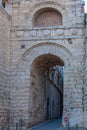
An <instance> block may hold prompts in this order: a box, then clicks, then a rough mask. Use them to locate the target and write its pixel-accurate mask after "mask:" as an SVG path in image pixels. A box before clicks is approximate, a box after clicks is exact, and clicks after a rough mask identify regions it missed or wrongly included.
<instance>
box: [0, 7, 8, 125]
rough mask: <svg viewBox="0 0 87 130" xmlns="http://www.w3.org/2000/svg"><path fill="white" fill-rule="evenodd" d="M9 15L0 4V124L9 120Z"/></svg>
mask: <svg viewBox="0 0 87 130" xmlns="http://www.w3.org/2000/svg"><path fill="white" fill-rule="evenodd" d="M9 25H10V21H9V16H8V14H7V13H6V12H5V10H3V8H2V7H1V6H0V126H1V125H2V124H3V123H7V122H8V121H9V118H8V116H9V101H10V72H9V71H10V42H9V36H10V32H9Z"/></svg>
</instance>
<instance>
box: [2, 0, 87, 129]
mask: <svg viewBox="0 0 87 130" xmlns="http://www.w3.org/2000/svg"><path fill="white" fill-rule="evenodd" d="M0 3H1V6H0V116H1V118H0V122H1V123H4V124H6V123H8V122H10V123H12V124H14V123H16V122H19V121H22V123H23V126H24V127H29V126H31V125H34V124H37V123H39V122H42V121H44V120H46V118H49V116H48V117H47V111H48V109H46V105H47V104H49V99H47V98H49V97H50V96H48V95H49V91H50V90H52V89H53V86H54V87H57V88H55V89H57V90H58V92H60V93H61V92H62V96H61V97H60V94H59V95H58V93H57V92H56V91H57V90H56V91H55V89H54V90H52V91H55V92H53V93H52V94H53V98H51V99H54V98H55V96H54V95H56V93H57V95H56V99H57V98H58V100H57V101H56V100H55V101H56V102H57V103H56V107H57V104H58V102H59V99H61V102H62V103H59V104H60V106H61V107H59V106H58V107H59V108H60V109H61V110H60V111H62V112H59V113H58V112H57V113H56V114H53V115H52V113H51V115H50V117H52V116H53V117H56V116H55V115H57V117H58V114H59V115H61V116H62V124H63V125H64V126H65V122H64V119H65V118H66V117H67V118H68V120H69V122H70V125H71V126H75V125H76V124H78V125H79V126H85V127H87V116H86V115H87V54H86V53H87V28H86V23H87V19H86V16H85V13H84V1H83V0H61V1H60V0H49V1H48V0H3V1H1V0H0ZM56 66H57V67H58V66H61V68H63V69H64V73H63V74H62V76H58V74H59V73H60V72H59V71H58V73H56V74H55V78H54V82H52V80H51V81H50V79H48V77H49V76H48V77H46V76H47V72H48V70H51V69H54V68H55V67H56ZM57 69H58V70H60V67H58V68H56V72H57ZM49 73H50V74H51V72H49ZM56 79H57V80H56ZM60 79H63V82H62V80H61V82H60V84H61V83H62V84H61V85H60V87H58V84H57V85H56V84H55V80H56V83H57V82H58V83H59V80H60ZM49 81H50V83H49ZM49 87H50V88H49ZM51 88H52V89H51ZM59 88H60V89H59ZM46 99H47V102H48V103H47V102H46ZM52 104H54V101H52ZM52 104H51V105H52ZM61 104H62V105H61ZM53 106H55V105H53ZM56 107H53V109H54V108H55V109H58V111H59V108H58V107H57V108H56ZM48 108H49V107H48ZM50 108H51V107H50ZM55 112H56V110H55ZM61 113H62V114H61ZM48 115H49V114H48Z"/></svg>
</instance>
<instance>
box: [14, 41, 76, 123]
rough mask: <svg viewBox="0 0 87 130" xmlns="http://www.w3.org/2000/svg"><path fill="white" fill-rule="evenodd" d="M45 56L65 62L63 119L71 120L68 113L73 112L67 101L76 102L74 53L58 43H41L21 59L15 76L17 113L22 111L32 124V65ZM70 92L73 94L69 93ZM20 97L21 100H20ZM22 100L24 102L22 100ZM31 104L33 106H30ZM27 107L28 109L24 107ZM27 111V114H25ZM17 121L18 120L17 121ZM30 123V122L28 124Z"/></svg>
mask: <svg viewBox="0 0 87 130" xmlns="http://www.w3.org/2000/svg"><path fill="white" fill-rule="evenodd" d="M43 55H51V56H54V57H57V58H58V59H61V61H63V63H64V66H65V71H64V77H65V78H64V104H63V106H64V107H63V118H64V117H65V116H66V113H67V117H68V118H70V115H69V113H68V111H69V112H71V110H70V107H71V106H69V105H68V104H67V102H65V100H68V98H69V97H70V96H71V93H72V98H70V100H71V102H72V100H73V102H76V98H75V94H73V91H75V87H74V85H75V80H74V78H75V77H74V67H75V66H74V59H73V55H72V53H71V52H70V51H69V50H68V49H67V48H65V47H63V46H61V45H58V44H56V43H39V44H37V45H34V46H33V47H31V48H30V49H29V50H27V51H26V52H25V53H24V55H23V56H22V57H21V60H20V62H19V64H18V70H17V73H16V75H15V78H14V80H15V87H14V89H15V94H16V96H15V98H14V104H15V102H18V106H16V109H17V111H20V110H21V111H22V113H23V114H22V116H23V119H24V118H25V117H26V118H27V119H28V121H29V123H30V120H32V114H33V112H32V109H33V106H32V98H31V97H32V96H31V93H32V90H31V89H30V88H31V87H30V85H31V76H30V75H31V68H32V64H33V62H34V61H35V59H37V58H38V57H39V56H43ZM67 89H68V91H70V92H71V93H68V92H67ZM17 95H18V96H17ZM24 95H26V96H25V98H23V97H24ZM18 97H19V98H18ZM21 99H22V100H21ZM30 104H31V105H30ZM22 105H23V106H26V107H22ZM25 111H26V113H25ZM18 118H19V117H18ZM15 120H16V119H15ZM27 123H28V122H27Z"/></svg>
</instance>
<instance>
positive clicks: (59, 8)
mask: <svg viewBox="0 0 87 130" xmlns="http://www.w3.org/2000/svg"><path fill="white" fill-rule="evenodd" d="M45 8H52V9H54V10H57V11H58V12H60V13H61V15H62V23H64V22H63V21H64V19H65V14H67V13H66V9H65V7H64V6H63V5H61V4H60V3H58V2H57V3H56V2H53V1H44V2H39V3H38V4H35V5H34V7H33V8H31V9H30V10H29V12H30V15H31V17H30V18H31V26H33V19H34V15H35V14H36V12H38V10H42V9H45Z"/></svg>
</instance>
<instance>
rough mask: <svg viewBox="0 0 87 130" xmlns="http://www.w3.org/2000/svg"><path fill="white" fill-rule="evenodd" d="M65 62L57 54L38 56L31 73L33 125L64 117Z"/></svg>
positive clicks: (31, 115) (31, 114)
mask: <svg viewBox="0 0 87 130" xmlns="http://www.w3.org/2000/svg"><path fill="white" fill-rule="evenodd" d="M63 80H64V62H63V61H62V60H61V59H60V58H59V57H58V56H55V55H52V54H45V55H41V56H39V57H37V58H36V59H35V60H34V62H33V64H32V68H31V74H30V81H31V82H30V91H31V96H30V98H31V99H30V102H31V106H30V118H31V120H32V122H31V123H32V125H34V124H38V123H40V122H43V121H45V120H52V119H56V118H60V117H62V112H63Z"/></svg>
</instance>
